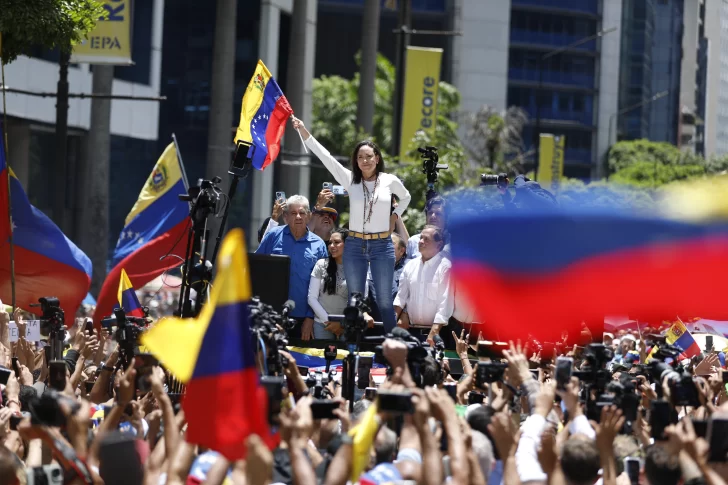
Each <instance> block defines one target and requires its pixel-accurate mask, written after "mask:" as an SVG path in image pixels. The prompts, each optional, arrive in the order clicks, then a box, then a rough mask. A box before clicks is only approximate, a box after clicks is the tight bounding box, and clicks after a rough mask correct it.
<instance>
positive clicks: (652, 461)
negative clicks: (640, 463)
mask: <svg viewBox="0 0 728 485" xmlns="http://www.w3.org/2000/svg"><path fill="white" fill-rule="evenodd" d="M645 476H646V477H647V480H649V481H650V483H659V484H660V485H677V483H678V482H679V481H680V478H681V477H682V475H681V473H680V463H679V462H678V459H677V457H675V456H671V455H670V454H669V453H668V452H667V451H666V450H665V449H664V448H662V447H661V446H655V445H650V446H648V447H647V448H646V449H645Z"/></svg>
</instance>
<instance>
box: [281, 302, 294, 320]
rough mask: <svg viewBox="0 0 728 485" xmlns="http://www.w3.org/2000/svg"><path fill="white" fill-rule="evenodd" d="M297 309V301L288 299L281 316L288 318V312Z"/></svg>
mask: <svg viewBox="0 0 728 485" xmlns="http://www.w3.org/2000/svg"><path fill="white" fill-rule="evenodd" d="M295 309H296V302H295V301H293V300H288V301H287V302H285V303H284V304H283V311H281V316H282V317H283V318H288V313H290V312H292V311H293V310H295Z"/></svg>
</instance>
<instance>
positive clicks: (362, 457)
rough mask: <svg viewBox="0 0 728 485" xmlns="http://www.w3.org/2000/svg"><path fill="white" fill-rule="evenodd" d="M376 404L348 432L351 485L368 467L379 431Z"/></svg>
mask: <svg viewBox="0 0 728 485" xmlns="http://www.w3.org/2000/svg"><path fill="white" fill-rule="evenodd" d="M377 407H378V406H377V403H376V402H375V403H374V404H372V405H371V406H369V409H367V411H366V413H365V414H364V417H363V418H362V420H361V422H360V423H359V424H358V425H356V426H355V427H354V428H353V429H351V430H350V431H349V436H351V438H352V440H353V443H352V452H351V458H352V459H351V476H350V477H349V479H350V480H351V483H356V482H357V481H359V475H361V472H363V471H364V469H366V467H367V465H369V454H370V450H371V448H372V445H373V444H374V439H375V438H376V437H377V432H378V431H379V420H378V419H377Z"/></svg>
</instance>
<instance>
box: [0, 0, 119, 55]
mask: <svg viewBox="0 0 728 485" xmlns="http://www.w3.org/2000/svg"><path fill="white" fill-rule="evenodd" d="M105 16H106V10H105V9H104V6H103V2H101V1H98V0H2V6H0V32H2V62H3V63H5V64H7V63H9V62H12V61H13V60H15V58H17V57H18V56H19V55H23V54H28V53H29V52H30V49H31V48H33V47H36V46H40V47H43V48H46V49H53V48H55V47H59V48H60V49H61V50H63V51H65V52H70V50H71V47H72V46H73V45H75V44H78V43H79V42H81V41H82V40H83V39H84V38H85V37H86V35H87V34H88V33H89V32H90V31H91V30H93V28H94V27H95V26H96V22H97V21H98V20H99V19H100V18H104V17H105Z"/></svg>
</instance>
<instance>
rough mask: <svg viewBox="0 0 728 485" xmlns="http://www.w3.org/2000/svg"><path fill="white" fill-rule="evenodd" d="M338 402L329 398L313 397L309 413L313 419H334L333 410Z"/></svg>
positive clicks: (337, 405)
mask: <svg viewBox="0 0 728 485" xmlns="http://www.w3.org/2000/svg"><path fill="white" fill-rule="evenodd" d="M338 407H339V403H338V402H336V401H332V400H331V399H314V400H313V401H312V402H311V415H312V416H313V419H335V418H336V416H334V410H335V409H337V408H338Z"/></svg>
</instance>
